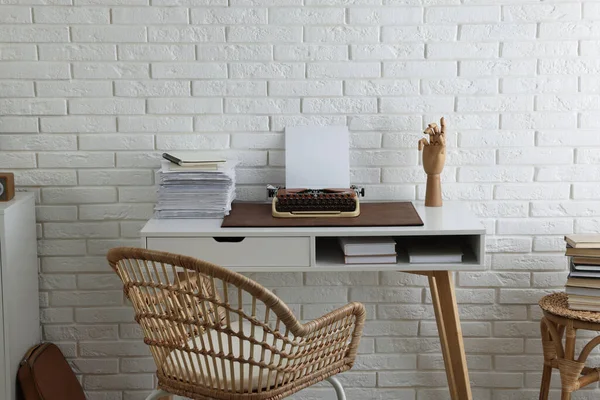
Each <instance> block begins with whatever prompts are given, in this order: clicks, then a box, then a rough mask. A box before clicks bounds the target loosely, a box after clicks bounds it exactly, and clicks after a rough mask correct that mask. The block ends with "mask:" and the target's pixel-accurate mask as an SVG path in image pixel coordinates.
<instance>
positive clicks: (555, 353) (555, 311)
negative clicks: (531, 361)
mask: <svg viewBox="0 0 600 400" xmlns="http://www.w3.org/2000/svg"><path fill="white" fill-rule="evenodd" d="M539 305H540V307H541V308H542V310H543V311H544V317H543V318H542V321H541V331H542V346H543V349H544V372H543V374H542V385H541V388H540V400H547V399H548V392H549V390H550V379H551V378H552V369H553V368H556V369H558V370H559V371H560V381H561V388H562V394H561V400H571V393H573V392H575V391H577V390H579V389H581V388H582V387H584V386H587V385H589V384H591V383H594V382H597V381H598V380H600V373H599V371H600V369H599V368H590V367H586V366H585V361H586V360H587V358H588V356H589V355H590V353H591V352H592V350H594V348H596V346H598V345H599V344H600V336H596V337H595V338H593V339H592V340H590V341H589V342H588V343H587V344H586V345H585V347H584V348H583V350H582V351H581V353H580V354H579V357H578V358H575V340H576V336H577V330H578V329H585V330H591V331H599V332H600V312H590V311H576V310H570V309H569V305H568V303H567V295H566V294H565V293H553V294H549V295H547V296H544V297H542V299H541V300H540V302H539ZM563 336H565V340H564V342H565V344H564V347H563V343H562V342H563Z"/></svg>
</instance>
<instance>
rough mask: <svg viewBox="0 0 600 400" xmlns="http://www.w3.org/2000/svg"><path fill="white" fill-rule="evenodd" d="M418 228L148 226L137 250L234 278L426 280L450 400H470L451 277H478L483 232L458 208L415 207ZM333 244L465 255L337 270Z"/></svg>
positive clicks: (339, 259) (175, 222) (338, 254)
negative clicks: (442, 247) (323, 275)
mask: <svg viewBox="0 0 600 400" xmlns="http://www.w3.org/2000/svg"><path fill="white" fill-rule="evenodd" d="M416 209H417V211H418V213H419V215H420V216H421V219H422V220H423V222H424V225H423V226H407V227H335V228H330V227H328V228H221V222H222V220H221V219H195V220H182V219H171V220H169V219H162V220H158V219H151V220H150V221H148V223H147V224H146V225H145V226H144V228H143V229H142V231H141V238H142V247H144V248H147V249H152V250H162V251H169V252H173V253H179V254H185V255H189V256H193V257H197V258H200V259H203V260H206V261H210V262H213V263H215V264H219V265H222V266H224V267H227V268H230V269H232V270H235V271H238V272H286V271H287V272H299V271H300V272H311V271H319V272H325V271H329V272H331V271H404V272H408V273H413V274H419V275H425V276H427V277H428V280H429V287H430V290H431V297H432V301H433V307H434V310H435V317H436V322H437V327H438V332H439V336H440V342H441V347H442V353H443V356H444V363H445V367H446V375H447V378H448V387H449V389H450V393H451V397H452V399H453V400H471V399H472V395H471V387H470V384H469V373H468V370H467V363H466V359H465V351H464V346H463V338H462V331H461V327H460V320H459V316H458V310H457V304H456V296H455V293H454V283H453V281H452V272H453V271H464V270H481V269H483V265H484V254H485V229H484V227H483V226H482V225H481V223H480V222H479V221H478V220H477V219H476V218H475V217H474V215H473V214H472V213H471V212H470V210H469V209H468V208H467V207H466V206H465V205H463V204H460V203H446V204H445V205H444V206H443V207H440V208H430V207H424V206H423V205H416ZM340 236H391V237H394V238H396V241H397V242H398V247H399V248H401V247H402V242H403V241H407V240H411V241H416V240H422V241H424V242H426V243H431V244H432V246H434V245H435V243H436V242H438V243H439V241H453V242H456V243H459V244H460V245H462V246H463V248H464V249H465V256H464V257H463V262H462V263H458V264H410V263H409V262H408V257H407V256H403V255H401V254H400V255H399V256H398V262H397V263H396V264H356V265H346V264H344V259H343V254H342V251H341V249H340V248H339V245H338V244H337V237H340Z"/></svg>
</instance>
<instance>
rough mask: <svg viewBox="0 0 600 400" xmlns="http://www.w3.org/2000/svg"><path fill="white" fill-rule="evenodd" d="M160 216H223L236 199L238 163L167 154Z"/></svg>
mask: <svg viewBox="0 0 600 400" xmlns="http://www.w3.org/2000/svg"><path fill="white" fill-rule="evenodd" d="M163 158H164V160H162V164H161V169H160V171H159V172H158V184H159V186H158V201H157V203H156V206H155V208H154V209H155V211H156V217H157V218H222V217H223V216H225V215H228V214H229V211H230V210H231V203H232V201H233V200H234V198H235V162H231V161H225V160H206V159H203V158H201V157H189V156H188V157H187V158H185V157H183V156H179V155H175V154H173V153H171V154H169V153H164V154H163Z"/></svg>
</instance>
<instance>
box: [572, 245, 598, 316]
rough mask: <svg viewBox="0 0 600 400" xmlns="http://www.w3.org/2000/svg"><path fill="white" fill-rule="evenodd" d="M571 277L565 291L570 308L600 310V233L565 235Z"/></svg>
mask: <svg viewBox="0 0 600 400" xmlns="http://www.w3.org/2000/svg"><path fill="white" fill-rule="evenodd" d="M565 242H567V251H566V253H565V254H566V255H567V256H568V257H569V269H570V272H569V278H568V279H567V285H566V286H565V292H566V293H567V295H568V298H569V308H571V309H573V310H585V311H600V235H588V234H577V235H568V236H565Z"/></svg>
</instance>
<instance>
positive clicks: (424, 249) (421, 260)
mask: <svg viewBox="0 0 600 400" xmlns="http://www.w3.org/2000/svg"><path fill="white" fill-rule="evenodd" d="M407 252H408V262H410V263H412V264H425V263H460V262H462V258H463V251H462V249H461V248H460V246H458V245H450V244H448V245H444V244H440V245H439V246H435V247H430V246H426V245H419V244H414V245H411V246H409V247H408V249H407Z"/></svg>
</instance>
